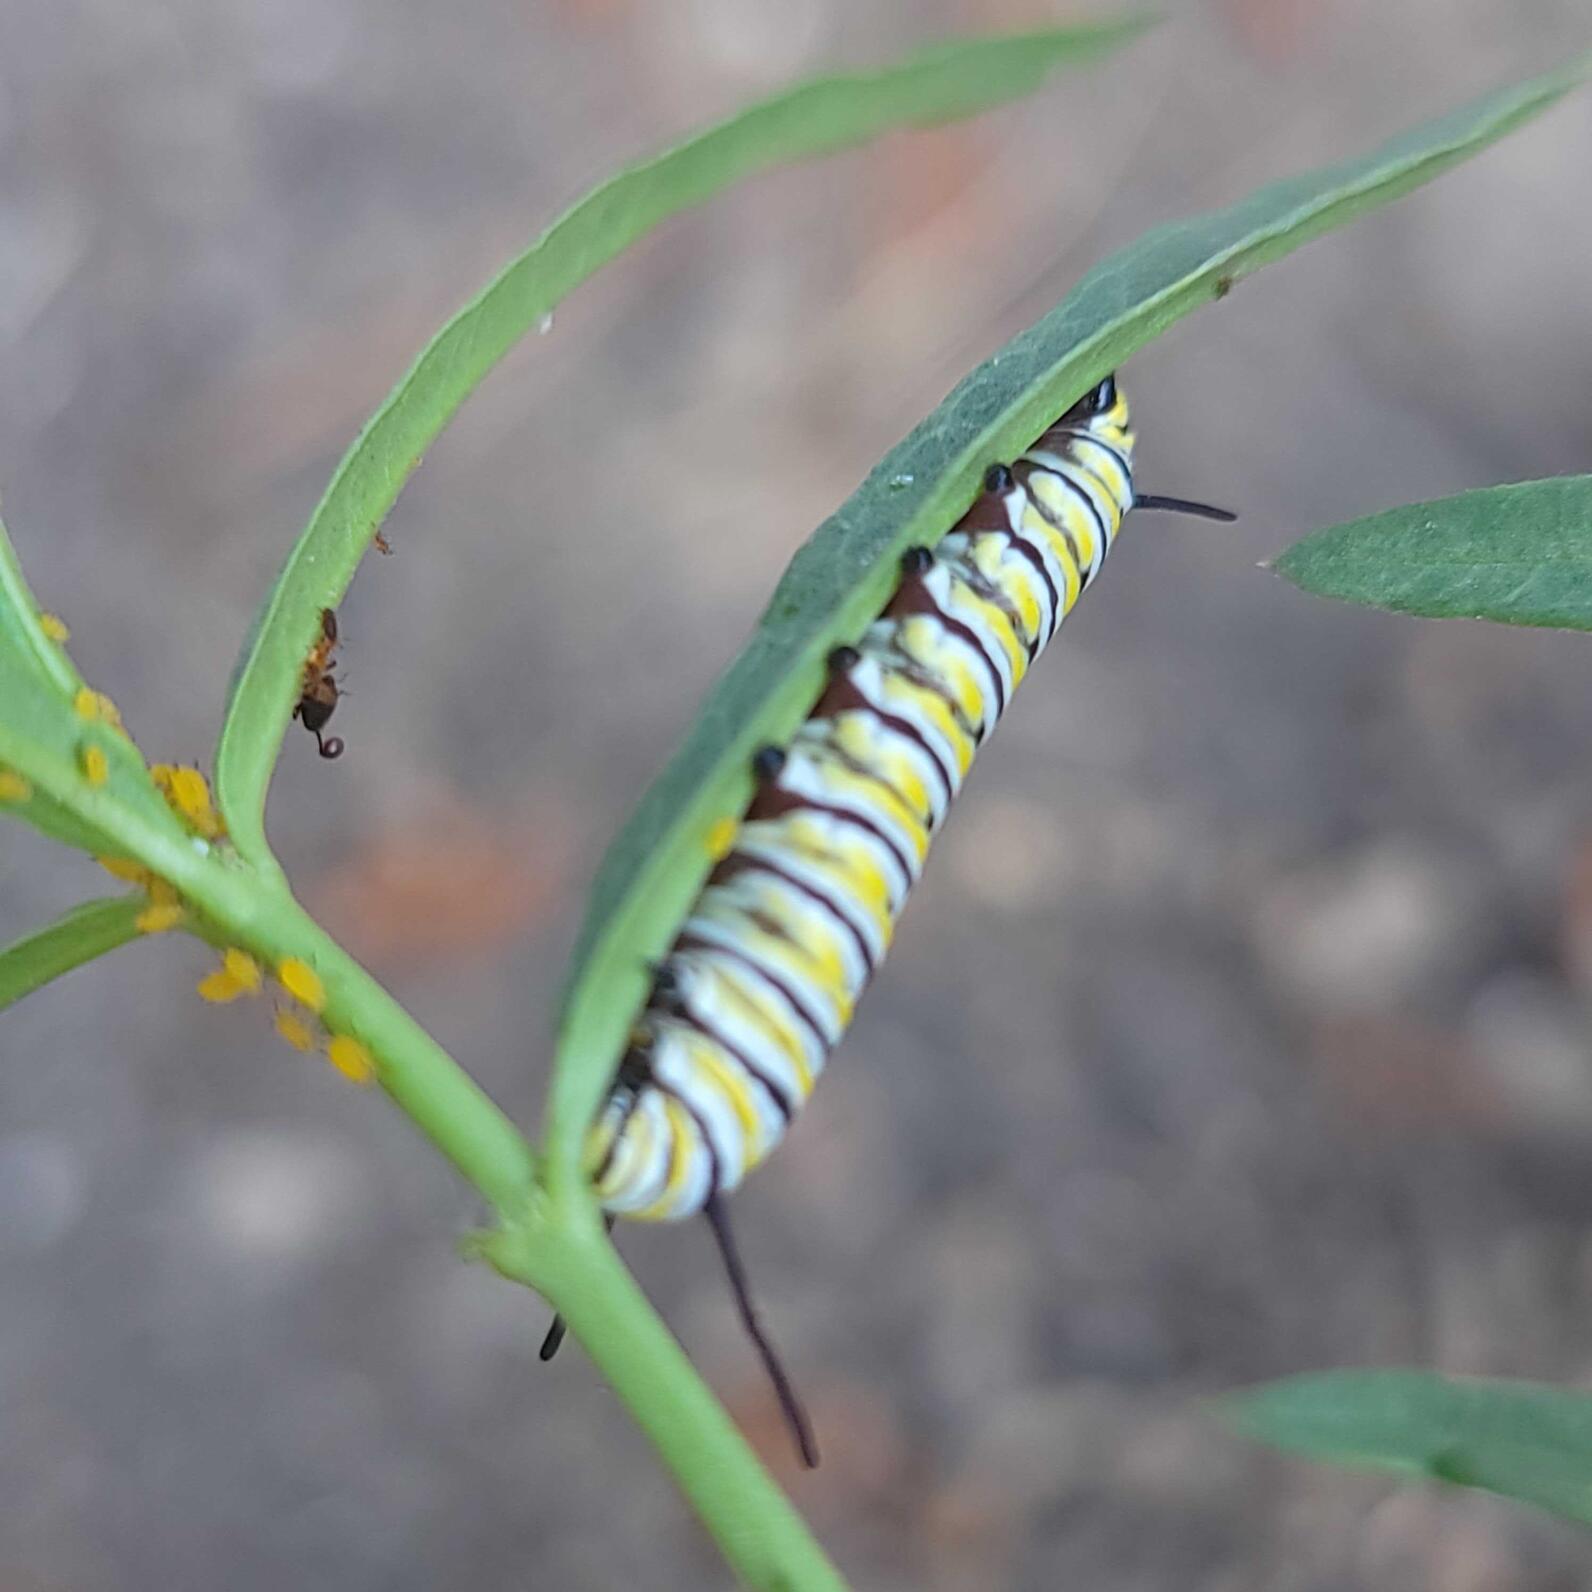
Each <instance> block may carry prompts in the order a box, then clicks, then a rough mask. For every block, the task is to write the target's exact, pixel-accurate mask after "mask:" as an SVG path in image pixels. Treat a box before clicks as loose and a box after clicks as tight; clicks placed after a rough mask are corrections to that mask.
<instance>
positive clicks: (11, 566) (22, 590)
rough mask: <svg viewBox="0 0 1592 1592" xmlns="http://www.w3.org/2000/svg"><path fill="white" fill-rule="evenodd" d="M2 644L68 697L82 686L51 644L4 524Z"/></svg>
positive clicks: (0, 540) (0, 536) (0, 542)
mask: <svg viewBox="0 0 1592 1592" xmlns="http://www.w3.org/2000/svg"><path fill="white" fill-rule="evenodd" d="M0 645H3V646H4V647H5V649H6V650H7V651H9V652H11V653H12V654H13V655H14V656H15V657H17V658H20V659H23V660H24V661H26V662H27V663H28V664H29V665H31V666H32V667H33V668H35V669H37V670H38V672H39V673H40V674H41V675H42V676H43V677H44V678H45V679H46V680H48V681H50V682H51V684H52V685H55V686H56V687H58V688H59V689H60V690H62V691H65V692H66V693H67V694H68V695H71V694H72V693H74V692H76V691H77V689H78V688H79V687H80V686H81V685H82V684H83V681H82V678H81V676H80V675H79V674H78V672H77V670H76V669H75V668H74V667H73V665H72V660H71V659H70V658H69V657H67V655H66V652H65V649H64V648H62V647H61V646H60V645H59V644H58V643H57V642H54V641H51V640H50V638H49V637H48V636H47V635H45V633H44V627H43V626H42V625H41V624H40V623H39V605H38V603H37V602H35V601H34V598H33V593H32V592H31V591H29V590H28V583H27V579H26V577H25V576H24V575H23V573H22V565H21V562H20V561H19V560H18V558H17V554H16V549H15V548H14V547H12V545H11V537H10V536H9V535H8V534H7V532H6V528H5V526H4V525H3V524H0Z"/></svg>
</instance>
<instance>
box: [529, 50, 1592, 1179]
mask: <svg viewBox="0 0 1592 1592" xmlns="http://www.w3.org/2000/svg"><path fill="white" fill-rule="evenodd" d="M1586 66H1587V63H1585V62H1578V63H1576V64H1575V65H1573V66H1570V67H1566V68H1563V69H1561V70H1559V71H1556V72H1552V73H1549V74H1548V75H1546V76H1544V77H1541V78H1537V79H1535V80H1533V81H1531V82H1528V83H1525V84H1522V85H1518V86H1515V87H1512V88H1508V89H1504V90H1502V91H1500V92H1498V93H1494V94H1490V95H1488V96H1486V97H1485V98H1483V99H1480V100H1477V101H1475V102H1473V103H1472V104H1470V105H1468V106H1466V107H1465V108H1464V109H1462V110H1459V111H1455V112H1453V113H1452V114H1450V115H1448V116H1445V117H1443V118H1441V119H1440V120H1438V121H1434V122H1429V123H1427V124H1425V125H1424V126H1422V127H1419V128H1417V129H1415V130H1414V131H1413V132H1409V133H1405V134H1404V135H1403V136H1401V137H1399V138H1396V139H1395V140H1393V142H1391V143H1389V144H1386V145H1384V146H1383V147H1382V148H1381V149H1379V150H1377V151H1376V152H1375V153H1373V154H1371V155H1368V156H1364V157H1362V158H1360V159H1357V160H1351V161H1348V162H1345V163H1344V164H1342V165H1337V166H1332V167H1328V168H1326V169H1325V170H1322V171H1317V172H1313V173H1311V174H1309V175H1306V176H1302V177H1295V178H1292V179H1290V180H1288V181H1285V182H1280V183H1277V184H1275V185H1273V186H1271V187H1268V188H1264V189H1262V190H1260V191H1259V192H1258V193H1256V194H1254V195H1252V196H1251V197H1250V198H1248V199H1246V200H1244V201H1243V202H1242V203H1240V204H1237V205H1235V206H1233V207H1232V208H1231V209H1228V210H1221V211H1216V212H1213V213H1212V214H1210V215H1205V216H1198V217H1195V218H1194V219H1192V220H1188V221H1182V222H1177V223H1175V224H1173V225H1171V226H1167V227H1162V228H1160V229H1158V230H1156V231H1154V232H1151V233H1149V234H1147V235H1146V236H1145V237H1143V238H1141V239H1140V240H1139V241H1138V242H1137V243H1135V244H1133V245H1131V246H1130V247H1128V248H1127V249H1124V250H1122V251H1121V252H1120V253H1118V254H1116V255H1113V256H1112V257H1111V258H1110V259H1108V260H1106V261H1105V262H1103V263H1102V264H1101V265H1099V266H1097V267H1096V268H1095V269H1094V270H1093V271H1091V272H1090V273H1089V275H1088V276H1086V277H1085V278H1084V279H1083V280H1082V281H1081V282H1080V283H1079V284H1078V286H1077V287H1076V288H1075V289H1074V291H1073V292H1072V293H1071V294H1070V295H1069V296H1068V297H1067V298H1066V299H1065V300H1064V301H1063V302H1062V303H1061V304H1060V305H1059V306H1058V307H1057V308H1056V309H1054V310H1052V311H1051V312H1050V314H1049V315H1047V316H1046V317H1045V318H1044V319H1043V320H1041V321H1040V322H1039V323H1038V324H1037V325H1036V326H1034V327H1032V328H1030V329H1029V330H1028V331H1026V332H1024V333H1022V334H1021V335H1019V336H1018V337H1017V338H1015V339H1014V340H1013V341H1012V342H1010V343H1008V344H1007V345H1006V347H1004V348H1003V349H1002V350H1001V351H1000V352H999V353H998V354H996V355H994V356H993V357H992V358H991V359H989V360H987V361H986V362H985V363H984V364H983V365H981V366H980V367H979V368H978V369H977V370H975V371H974V372H973V374H972V375H971V376H969V377H968V378H967V379H966V380H965V381H964V382H962V384H961V385H960V386H959V387H957V388H956V390H955V391H954V392H952V393H951V395H950V397H948V398H947V399H946V400H945V402H944V403H943V404H941V405H940V407H939V408H938V409H937V410H936V411H935V412H934V413H933V414H932V415H930V416H929V418H928V419H927V420H925V421H924V422H923V424H922V425H920V426H919V427H918V428H917V429H916V430H915V431H914V432H912V434H911V435H910V436H909V437H908V438H907V439H906V440H905V441H904V442H903V443H901V444H900V445H899V446H898V447H897V448H896V449H895V450H894V451H893V452H892V453H890V454H889V455H888V456H887V457H886V459H885V460H884V462H883V463H882V464H881V465H880V466H879V467H878V468H877V469H876V470H875V471H874V472H873V474H872V475H871V476H869V478H868V479H867V480H866V481H865V482H864V483H863V485H862V486H861V487H860V488H859V489H858V491H857V492H856V493H855V494H854V495H853V496H852V497H851V498H850V499H849V500H848V501H847V502H846V503H845V504H844V505H843V506H842V507H841V509H840V510H839V512H838V513H837V514H836V515H835V516H834V518H833V519H831V520H829V521H827V522H826V523H825V524H824V525H822V526H820V527H819V529H818V531H817V532H816V533H815V534H814V535H813V537H812V538H811V539H810V540H809V541H808V542H807V543H806V545H805V546H803V547H802V548H801V550H800V551H799V552H798V553H797V555H796V557H795V559H794V560H793V561H792V563H791V565H790V568H789V569H788V570H787V571H786V573H785V576H784V578H783V579H782V580H781V581H780V584H779V587H778V589H777V590H776V591H775V593H774V597H773V600H772V602H771V603H770V604H769V607H768V610H767V612H766V613H765V614H764V615H763V617H762V619H761V621H760V622H759V625H758V628H757V631H756V633H755V634H754V635H753V637H752V640H751V641H750V643H749V644H748V645H747V647H746V649H745V650H744V651H743V652H742V653H741V654H740V656H739V657H738V658H737V659H736V660H735V661H734V662H733V663H732V664H731V665H730V668H729V670H728V671H727V672H726V673H725V675H724V676H723V677H722V678H721V679H720V680H719V682H718V684H717V685H716V686H715V687H714V688H713V690H712V691H711V692H710V694H709V696H708V699H707V701H706V703H705V704H704V705H703V707H702V708H701V710H700V712H699V713H698V716H697V719H696V722H695V724H694V725H693V727H692V729H691V731H690V733H689V735H688V736H687V738H686V741H685V743H684V745H683V746H682V747H681V748H680V750H679V751H678V752H677V753H676V755H675V757H674V759H673V760H672V761H671V762H670V764H669V766H668V767H667V768H666V769H665V770H664V772H663V774H662V775H661V777H660V778H659V779H658V780H657V782H656V783H655V784H654V785H653V787H652V788H651V790H650V791H648V793H647V794H646V796H645V797H644V798H643V800H642V803H641V806H640V808H639V809H638V810H637V812H636V814H635V816H634V817H633V818H632V819H631V820H630V822H629V824H628V825H627V826H626V828H625V829H624V831H623V832H622V833H621V834H620V836H619V838H618V840H617V841H616V842H615V843H614V844H613V846H612V847H610V849H609V851H608V854H607V856H606V857H605V859H604V861H603V864H602V866H601V868H600V870H599V872H598V876H597V880H596V883H595V885H594V886H593V890H592V897H591V903H590V906H589V907H588V910H587V914H586V920H585V923H584V925H583V926H582V929H581V933H580V937H579V940H578V941H577V944H576V948H575V954H574V958H573V961H572V967H571V972H570V975H569V980H568V982H567V985H566V995H565V1006H564V1017H563V1022H562V1025H561V1030H560V1035H559V1046H558V1059H557V1063H556V1066H555V1072H554V1078H553V1086H552V1094H551V1118H550V1128H549V1144H548V1148H549V1151H550V1161H549V1165H550V1168H551V1169H552V1170H553V1172H554V1175H555V1176H556V1177H559V1178H561V1179H562V1178H566V1177H567V1178H570V1179H572V1180H573V1179H574V1178H575V1175H576V1173H575V1167H576V1164H577V1161H578V1155H579V1144H580V1140H581V1138H582V1136H583V1134H584V1132H585V1128H586V1125H587V1123H589V1122H590V1120H591V1117H592V1115H593V1113H594V1112H595V1110H596V1106H597V1102H598V1099H599V1098H600V1096H601V1092H602V1090H603V1088H604V1086H605V1084H606V1082H607V1080H608V1078H609V1076H610V1075H611V1073H612V1070H613V1066H614V1062H615V1058H616V1057H617V1056H618V1055H619V1053H620V1051H621V1050H622V1048H623V1042H624V1037H625V1034H626V1032H627V1030H628V1028H629V1025H630V1022H631V1019H632V1017H633V1016H634V1013H635V1011H636V1009H637V1007H638V1006H639V1004H640V1002H641V999H642V997H643V995H644V992H645V987H646V980H647V973H646V964H647V962H648V961H649V960H650V959H652V958H654V957H656V956H658V955H659V954H660V953H661V952H662V951H663V950H664V949H665V948H666V947H667V945H668V943H669V941H670V939H671V938H672V937H673V934H674V932H675V929H676V927H677V926H678V924H679V922H680V919H681V917H682V915H683V914H684V912H685V910H686V908H687V907H688V905H689V904H690V902H691V900H692V898H693V897H694V896H695V894H696V892H697V890H698V889H699V888H700V886H701V882H702V880H703V878H704V877H705V876H706V874H707V871H708V868H709V866H710V863H711V859H710V857H709V854H708V844H707V841H708V835H709V831H710V830H711V828H712V826H713V825H714V823H715V822H716V821H718V820H719V819H721V818H723V817H726V816H730V815H733V814H735V813H738V812H739V811H740V810H741V809H742V807H743V806H744V805H745V803H746V801H747V799H748V796H749V793H750V789H751V784H750V778H749V775H748V772H747V768H748V760H749V758H750V756H751V754H752V751H753V750H754V748H755V747H756V746H757V745H758V744H759V743H760V742H762V741H765V740H774V741H781V740H784V739H786V738H787V737H788V736H789V735H790V733H791V732H792V731H793V730H794V729H795V727H796V725H797V724H798V723H799V722H800V721H801V719H802V718H803V717H804V716H805V715H806V713H807V711H808V709H809V708H810V707H811V705H812V702H813V700H814V698H815V696H816V695H817V692H818V688H819V685H820V682H821V676H822V659H823V657H824V654H825V653H826V652H827V651H828V649H829V648H830V647H831V646H833V645H834V644H836V643H837V642H840V641H851V640H854V639H855V638H856V637H857V636H858V635H859V634H860V633H861V631H862V630H863V628H864V626H865V625H866V624H867V622H868V621H869V620H870V619H871V618H872V617H873V616H874V615H875V614H876V613H877V612H878V610H879V608H880V606H881V604H882V603H883V601H884V599H885V597H886V595H887V594H888V592H889V590H890V588H891V586H892V584H893V583H894V581H895V579H896V560H897V558H898V557H899V555H900V553H901V552H902V550H903V549H905V548H906V547H908V546H910V545H912V544H913V543H914V542H931V543H932V542H933V541H935V540H936V539H937V538H938V537H939V536H940V535H941V534H942V533H943V532H944V531H945V530H946V529H948V528H949V526H950V525H951V524H952V522H953V521H954V520H955V518H956V516H957V515H958V514H959V513H960V512H961V511H962V510H963V509H964V508H965V507H966V506H967V504H968V502H969V501H970V500H971V498H972V496H973V493H974V490H975V484H976V482H977V480H978V477H979V475H980V473H981V472H982V470H983V469H984V468H985V467H986V466H987V465H988V464H989V463H990V462H991V461H992V460H996V459H1005V458H1010V457H1011V456H1012V455H1013V454H1015V453H1017V452H1019V451H1020V450H1021V449H1022V448H1024V447H1026V446H1027V445H1028V444H1029V443H1030V442H1031V441H1032V440H1033V438H1034V437H1035V436H1037V435H1038V434H1039V433H1040V431H1042V430H1043V429H1044V427H1045V426H1046V425H1048V424H1049V423H1050V422H1051V421H1052V420H1053V419H1054V418H1055V417H1056V415H1058V414H1059V413H1061V412H1062V410H1064V409H1065V408H1066V407H1067V406H1068V404H1069V403H1071V402H1072V401H1073V400H1074V399H1075V398H1077V397H1078V396H1079V395H1080V394H1081V393H1083V392H1085V391H1087V390H1088V388H1089V387H1090V386H1091V385H1092V384H1093V383H1094V382H1096V381H1098V380H1099V379H1100V378H1101V377H1102V376H1104V375H1105V374H1106V373H1107V372H1109V371H1111V370H1113V369H1114V368H1115V367H1116V366H1117V365H1118V364H1119V363H1120V362H1121V361H1122V360H1124V359H1125V358H1126V357H1127V356H1128V355H1129V354H1130V353H1132V352H1133V350H1134V349H1136V348H1139V347H1141V346H1142V345H1143V344H1145V343H1146V342H1148V341H1150V340H1151V339H1152V338H1153V337H1155V336H1156V335H1157V334H1158V333H1160V332H1162V331H1164V330H1165V329H1166V328H1167V327H1168V326H1170V325H1171V324H1172V323H1173V322H1174V321H1176V320H1178V319H1179V318H1181V317H1182V316H1184V315H1186V314H1188V313H1189V311H1191V310H1193V309H1195V308H1197V307H1198V306H1199V305H1201V304H1206V303H1209V302H1210V301H1211V300H1212V299H1215V298H1219V297H1221V296H1223V295H1224V294H1225V293H1226V292H1227V291H1228V290H1229V289H1230V288H1231V286H1232V285H1233V283H1234V281H1235V280H1237V279H1238V278H1239V277H1242V276H1244V275H1246V274H1247V273H1248V272H1250V271H1253V270H1255V269H1257V268H1258V267H1259V266H1261V265H1264V264H1266V263H1267V262H1268V261H1271V260H1276V259H1279V258H1281V257H1282V256H1283V255H1285V254H1287V253H1289V252H1290V251H1291V250H1293V249H1296V248H1298V247H1299V246H1300V245H1301V244H1303V243H1307V242H1308V241H1310V240H1311V239H1312V238H1315V237H1319V236H1320V235H1321V234H1322V233H1323V232H1326V231H1328V230H1330V229H1331V228H1333V227H1338V226H1342V225H1344V224H1345V223H1346V222H1349V221H1352V220H1353V219H1355V217H1357V216H1360V215H1363V214H1364V213H1365V212H1366V211H1367V210H1370V209H1372V208H1374V207H1375V206H1376V205H1379V204H1385V203H1386V202H1387V201H1389V200H1391V199H1395V198H1397V197H1398V196H1399V195H1401V194H1404V193H1408V192H1409V191H1410V190H1411V189H1412V188H1415V187H1417V186H1419V185H1420V184H1421V183H1423V182H1427V181H1429V180H1430V179H1431V178H1433V177H1435V176H1437V175H1439V174H1440V173H1441V172H1444V171H1446V170H1448V168H1449V167H1451V166H1453V165H1455V164H1457V163H1458V162H1459V161H1461V160H1465V159H1467V158H1468V157H1469V156H1471V155H1473V154H1475V153H1476V152H1477V151H1478V150H1480V149H1483V148H1485V147H1486V146H1487V145H1488V144H1490V143H1492V142H1494V141H1495V140H1496V139H1498V138H1501V137H1502V136H1503V135H1504V134H1505V133H1507V132H1509V131H1511V130H1512V129H1513V128H1515V127H1518V126H1519V125H1520V124H1521V123H1522V122H1525V121H1527V120H1529V119H1530V118H1531V117H1533V116H1535V115H1537V114H1538V113H1539V112H1540V111H1542V110H1544V109H1546V108H1547V107H1548V106H1549V105H1551V104H1552V103H1553V102H1554V101H1555V100H1557V99H1558V98H1559V97H1560V96H1561V95H1563V94H1564V93H1565V92H1567V91H1568V90H1569V89H1570V88H1571V87H1573V86H1574V85H1575V84H1576V83H1578V82H1579V81H1581V79H1582V77H1583V76H1584V75H1585V72H1586ZM1130 392H1131V389H1130Z"/></svg>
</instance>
